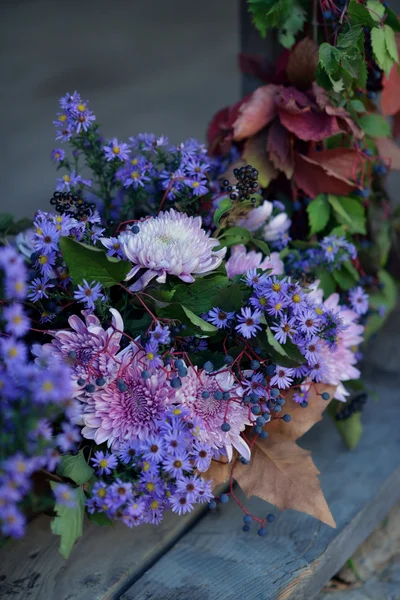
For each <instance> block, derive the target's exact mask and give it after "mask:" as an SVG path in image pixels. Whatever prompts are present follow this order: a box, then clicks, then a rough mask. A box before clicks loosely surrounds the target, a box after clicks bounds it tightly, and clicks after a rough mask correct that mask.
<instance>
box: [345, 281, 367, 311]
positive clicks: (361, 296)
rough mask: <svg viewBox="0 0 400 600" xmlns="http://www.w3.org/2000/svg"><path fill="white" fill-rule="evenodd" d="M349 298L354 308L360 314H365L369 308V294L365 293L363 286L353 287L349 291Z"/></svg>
mask: <svg viewBox="0 0 400 600" xmlns="http://www.w3.org/2000/svg"><path fill="white" fill-rule="evenodd" d="M349 300H350V304H351V307H352V309H353V310H354V311H355V312H356V313H357V314H358V315H365V313H366V312H368V308H369V302H368V301H369V296H368V294H366V293H365V291H364V290H363V288H362V287H361V286H358V287H356V288H353V289H352V290H350V292H349Z"/></svg>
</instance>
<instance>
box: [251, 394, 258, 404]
mask: <svg viewBox="0 0 400 600" xmlns="http://www.w3.org/2000/svg"><path fill="white" fill-rule="evenodd" d="M259 400H260V398H259V397H258V396H257V394H254V392H253V393H252V394H250V402H251V403H252V404H257V402H259Z"/></svg>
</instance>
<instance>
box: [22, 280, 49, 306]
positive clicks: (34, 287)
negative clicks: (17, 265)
mask: <svg viewBox="0 0 400 600" xmlns="http://www.w3.org/2000/svg"><path fill="white" fill-rule="evenodd" d="M50 288H54V285H53V284H51V283H49V281H48V279H46V278H45V277H42V278H40V277H36V278H35V279H33V280H32V282H31V285H30V286H29V293H28V298H29V299H30V300H32V302H37V301H38V300H42V299H43V298H48V297H49V296H48V292H49V290H50Z"/></svg>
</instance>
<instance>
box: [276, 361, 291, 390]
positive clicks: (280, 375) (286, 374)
mask: <svg viewBox="0 0 400 600" xmlns="http://www.w3.org/2000/svg"><path fill="white" fill-rule="evenodd" d="M292 382H293V369H290V368H287V367H280V366H279V365H276V371H275V375H274V376H273V377H272V379H271V385H277V386H278V387H279V388H280V389H281V390H284V389H286V388H288V387H290V384H291V383H292Z"/></svg>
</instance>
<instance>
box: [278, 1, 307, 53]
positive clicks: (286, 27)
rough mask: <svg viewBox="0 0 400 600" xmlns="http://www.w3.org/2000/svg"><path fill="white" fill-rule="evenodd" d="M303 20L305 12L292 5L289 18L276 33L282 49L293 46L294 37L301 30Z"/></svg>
mask: <svg viewBox="0 0 400 600" xmlns="http://www.w3.org/2000/svg"><path fill="white" fill-rule="evenodd" d="M305 20H306V12H305V11H304V10H303V9H302V8H301V7H300V6H298V5H297V4H294V5H293V10H292V12H291V14H290V16H289V17H288V18H287V19H286V20H285V22H284V24H283V27H281V29H280V30H279V32H278V39H279V42H280V43H281V44H282V46H284V48H291V47H292V46H293V45H294V43H295V41H296V37H295V36H296V35H297V34H298V33H299V31H301V30H302V29H303V26H304V22H305Z"/></svg>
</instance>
